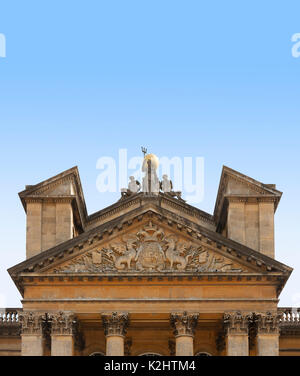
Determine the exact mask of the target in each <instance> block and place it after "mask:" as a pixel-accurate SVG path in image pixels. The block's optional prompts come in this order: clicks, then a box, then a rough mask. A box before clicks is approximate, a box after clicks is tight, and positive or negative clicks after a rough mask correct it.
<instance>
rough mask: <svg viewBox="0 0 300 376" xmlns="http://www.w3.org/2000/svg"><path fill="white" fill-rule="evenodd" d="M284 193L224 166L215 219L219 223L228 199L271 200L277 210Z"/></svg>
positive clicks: (272, 185) (273, 185)
mask: <svg viewBox="0 0 300 376" xmlns="http://www.w3.org/2000/svg"><path fill="white" fill-rule="evenodd" d="M281 196H282V192H280V191H278V190H277V189H276V185H275V184H264V183H261V182H259V181H258V180H255V179H253V178H251V177H249V176H247V175H244V174H242V173H240V172H238V171H235V170H233V169H231V168H229V167H227V166H223V170H222V174H221V179H220V185H219V190H218V195H217V200H216V205H215V210H214V217H215V220H216V222H218V220H219V218H220V215H221V211H222V209H223V207H224V203H225V200H226V198H228V197H240V198H248V199H251V198H253V199H254V198H269V199H271V200H272V201H274V208H275V210H276V208H277V206H278V203H279V201H280V198H281Z"/></svg>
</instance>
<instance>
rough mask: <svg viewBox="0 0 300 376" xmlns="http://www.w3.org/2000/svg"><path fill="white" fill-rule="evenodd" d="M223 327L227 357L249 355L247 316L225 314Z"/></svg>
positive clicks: (238, 313)
mask: <svg viewBox="0 0 300 376" xmlns="http://www.w3.org/2000/svg"><path fill="white" fill-rule="evenodd" d="M223 320H224V327H225V335H226V349H227V356H248V355H249V339H248V331H249V315H248V314H242V313H241V312H235V313H232V312H230V313H225V314H224V319H223Z"/></svg>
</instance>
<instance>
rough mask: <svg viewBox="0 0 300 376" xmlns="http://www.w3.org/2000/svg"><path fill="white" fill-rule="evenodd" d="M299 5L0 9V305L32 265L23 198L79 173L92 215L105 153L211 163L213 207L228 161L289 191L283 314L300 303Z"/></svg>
mask: <svg viewBox="0 0 300 376" xmlns="http://www.w3.org/2000/svg"><path fill="white" fill-rule="evenodd" d="M299 15H300V3H299V1H285V2H274V1H264V2H262V1H256V0H252V1H244V2H240V1H226V2H224V1H210V2H201V1H174V0H173V1H167V0H165V1H155V0H152V1H151V2H150V1H130V0H128V1H113V0H112V1H84V2H83V1H76V2H74V1H63V2H62V1H56V0H53V1H51V2H50V1H44V2H40V1H30V0H29V1H26V2H24V1H13V0H11V1H9V2H5V3H4V2H2V3H1V5H0V33H3V34H4V35H5V37H6V44H7V46H6V48H7V50H6V55H7V56H6V58H0V131H1V133H0V157H1V162H2V168H1V188H0V189H1V195H0V207H1V220H0V221H1V226H0V235H1V240H2V242H1V247H0V255H1V264H0V306H1V305H4V304H5V305H6V306H19V305H20V302H19V298H20V297H19V295H18V293H17V290H16V288H15V286H14V284H13V282H12V281H11V280H10V278H9V276H8V274H7V272H6V269H7V268H8V267H10V266H13V265H15V264H16V263H17V262H20V261H22V260H23V259H24V258H25V214H24V211H23V208H22V206H21V203H20V201H19V198H18V196H17V193H18V192H19V191H21V190H22V189H23V188H24V185H25V184H35V183H37V182H39V181H41V180H44V179H46V178H48V177H50V176H53V175H54V174H56V173H59V172H61V171H63V170H65V169H67V168H70V167H72V166H74V165H78V167H79V170H80V174H81V179H82V183H83V188H84V193H85V198H86V202H87V207H88V211H89V213H92V212H94V211H96V210H99V209H101V208H103V207H104V206H106V205H108V204H110V203H112V202H114V201H115V200H116V199H117V198H118V195H117V194H109V193H105V194H100V193H99V192H98V191H97V189H96V179H97V176H98V174H99V171H97V169H96V162H97V160H98V158H100V157H102V156H112V157H117V155H118V150H119V149H120V148H126V149H128V153H129V157H130V156H136V155H139V154H140V146H141V145H145V146H147V147H148V148H149V150H150V151H152V152H154V153H156V154H157V155H158V156H163V155H166V156H169V157H172V156H179V157H184V156H191V157H196V156H200V157H203V158H204V160H205V197H204V201H203V202H202V203H201V204H200V205H199V207H200V208H201V209H203V210H206V211H208V212H212V211H213V207H214V203H215V197H216V193H217V188H218V183H219V178H220V173H221V168H222V165H223V164H225V165H228V166H229V167H232V168H234V169H236V170H238V171H241V172H242V173H245V174H247V175H249V176H251V177H253V178H255V179H257V180H260V181H263V182H264V183H276V184H277V188H278V189H279V190H282V191H283V192H284V196H283V198H282V201H281V204H280V206H279V208H278V211H277V213H276V258H277V259H278V260H279V261H281V262H283V263H286V264H287V265H289V266H292V267H294V268H295V271H294V273H293V276H292V277H291V278H290V281H289V282H288V284H287V286H286V288H285V290H284V292H283V293H282V295H281V302H280V305H284V306H291V305H299V306H300V246H299V244H298V243H299V242H298V241H297V234H298V232H299V229H298V227H299V224H298V219H299V214H298V213H299V209H300V204H299V200H298V192H299V188H298V184H299V180H300V169H299V164H300V157H299V148H300V137H299V136H300V130H299V125H300V106H299V97H300V96H299V94H300V93H299V92H300V58H298V59H296V58H293V57H292V54H291V49H292V46H293V43H292V42H291V37H292V35H293V34H295V33H299V32H300V21H299Z"/></svg>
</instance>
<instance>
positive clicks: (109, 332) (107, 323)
mask: <svg viewBox="0 0 300 376" xmlns="http://www.w3.org/2000/svg"><path fill="white" fill-rule="evenodd" d="M102 322H103V326H104V333H105V335H106V336H125V335H126V329H127V327H128V324H129V317H128V313H126V312H112V313H107V312H104V313H102Z"/></svg>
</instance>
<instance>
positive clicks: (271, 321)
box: [256, 312, 281, 356]
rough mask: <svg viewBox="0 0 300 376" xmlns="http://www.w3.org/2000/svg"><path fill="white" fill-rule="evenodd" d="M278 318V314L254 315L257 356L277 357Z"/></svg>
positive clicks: (279, 316)
mask: <svg viewBox="0 0 300 376" xmlns="http://www.w3.org/2000/svg"><path fill="white" fill-rule="evenodd" d="M280 318H281V315H280V314H278V313H274V314H272V313H270V312H268V313H260V314H256V323H257V337H256V341H257V355H258V356H279V321H280Z"/></svg>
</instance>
